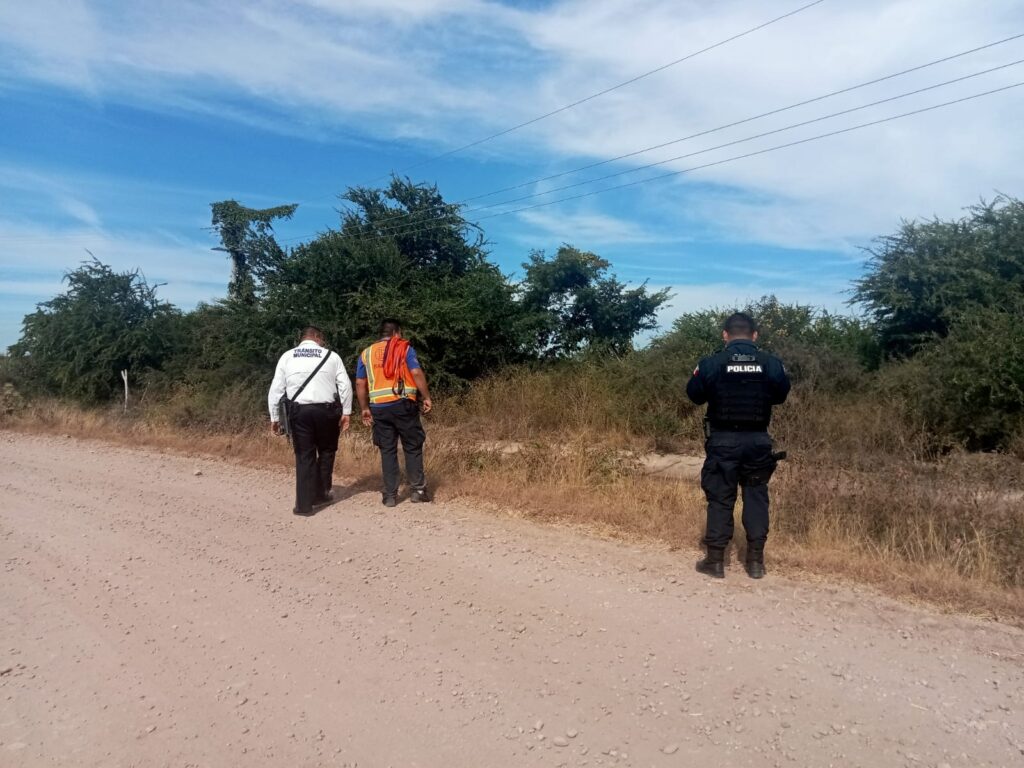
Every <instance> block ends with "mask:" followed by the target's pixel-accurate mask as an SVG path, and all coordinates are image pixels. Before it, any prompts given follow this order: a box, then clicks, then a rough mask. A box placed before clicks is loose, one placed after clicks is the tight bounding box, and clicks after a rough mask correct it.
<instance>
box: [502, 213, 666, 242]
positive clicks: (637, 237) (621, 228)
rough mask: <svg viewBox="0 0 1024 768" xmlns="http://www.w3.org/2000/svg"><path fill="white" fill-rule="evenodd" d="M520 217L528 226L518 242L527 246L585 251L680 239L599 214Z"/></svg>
mask: <svg viewBox="0 0 1024 768" xmlns="http://www.w3.org/2000/svg"><path fill="white" fill-rule="evenodd" d="M517 217H518V219H519V221H520V222H522V224H524V225H525V228H524V230H523V232H522V233H521V234H520V235H519V236H518V239H519V240H521V241H522V242H527V243H536V242H538V241H548V242H551V243H553V244H560V243H571V244H573V245H575V246H577V247H578V248H584V249H585V248H590V247H597V246H598V245H599V244H600V245H612V244H614V245H623V244H632V245H637V244H650V243H665V242H673V241H675V240H676V239H677V238H669V237H666V236H664V235H660V234H658V233H657V232H656V231H654V230H652V229H651V228H650V227H649V226H644V225H642V224H640V223H639V222H636V221H630V220H629V219H624V218H621V217H618V216H614V215H611V214H606V213H600V212H598V211H590V212H586V211H582V212H574V213H556V212H553V211H550V210H545V209H539V210H533V211H524V212H523V213H520V214H517ZM590 244H593V246H591V245H590Z"/></svg>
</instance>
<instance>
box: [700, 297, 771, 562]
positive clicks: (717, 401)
mask: <svg viewBox="0 0 1024 768" xmlns="http://www.w3.org/2000/svg"><path fill="white" fill-rule="evenodd" d="M722 339H723V340H724V341H725V349H723V350H722V351H721V352H719V353H718V354H715V355H711V356H710V357H705V358H704V359H703V360H701V361H700V363H699V364H698V366H697V368H696V369H695V370H694V371H693V376H692V377H691V378H690V381H689V383H688V384H687V385H686V394H687V395H688V396H689V398H690V399H691V400H692V401H693V402H694V403H696V404H697V405H703V404H704V403H707V404H708V410H707V415H706V416H705V431H706V436H707V440H706V442H705V451H706V454H707V458H706V459H705V461H704V467H703V469H702V470H701V474H700V479H701V487H702V488H703V489H704V494H705V495H706V496H707V500H708V519H707V530H706V532H705V535H704V545H705V546H706V547H707V555H706V556H705V557H704V559H703V560H701V561H700V562H699V563H697V570H698V571H700V572H701V573H704V574H707V575H708V576H713V577H715V578H719V579H721V578H724V577H725V548H726V547H727V546H728V545H729V541H730V540H731V539H732V533H733V507H734V506H735V504H736V487H737V484H738V485H739V486H741V487H742V488H743V528H744V530H745V531H746V534H747V556H746V571H747V574H748V575H749V576H750V577H751V578H752V579H760V578H763V577H764V544H765V541H766V539H767V538H768V480H769V478H770V477H771V474H772V472H773V471H774V470H775V466H776V464H777V459H776V456H775V455H774V454H773V452H772V439H771V437H770V436H769V435H768V424H769V422H770V421H771V417H772V406H773V405H780V404H782V403H784V402H785V401H786V396H787V395H788V394H789V377H787V376H786V370H785V368H784V367H783V366H782V362H781V361H780V360H779V359H778V358H776V357H773V356H772V355H770V354H768V353H767V352H764V351H762V350H760V349H758V348H757V346H756V345H755V342H756V341H757V325H756V324H755V323H754V320H753V318H752V317H750V315H747V314H744V313H743V312H737V313H735V314H733V315H730V316H729V318H728V319H727V320H726V321H725V324H724V325H723V331H722Z"/></svg>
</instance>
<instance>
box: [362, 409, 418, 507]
mask: <svg viewBox="0 0 1024 768" xmlns="http://www.w3.org/2000/svg"><path fill="white" fill-rule="evenodd" d="M426 439H427V433H426V432H424V431H423V424H422V423H421V422H420V408H419V405H418V404H417V403H414V402H413V401H412V400H402V401H400V402H398V403H396V404H395V405H392V406H389V407H387V408H374V409H373V444H374V445H376V446H377V447H378V448H380V465H381V473H382V474H383V475H384V495H385V496H397V495H398V481H399V478H400V472H399V468H398V441H399V440H401V441H402V451H403V452H404V453H405V474H406V477H407V478H408V480H409V487H411V488H412V489H413V490H414V491H425V490H426V489H427V478H426V476H425V475H424V474H423V443H424V442H425V441H426Z"/></svg>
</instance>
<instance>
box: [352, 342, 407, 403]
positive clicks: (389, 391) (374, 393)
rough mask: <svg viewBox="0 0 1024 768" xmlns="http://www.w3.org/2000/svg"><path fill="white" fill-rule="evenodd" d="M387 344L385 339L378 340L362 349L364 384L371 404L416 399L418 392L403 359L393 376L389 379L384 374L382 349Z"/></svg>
mask: <svg viewBox="0 0 1024 768" xmlns="http://www.w3.org/2000/svg"><path fill="white" fill-rule="evenodd" d="M387 344H388V343H387V341H378V342H377V343H376V344H373V345H371V346H369V347H367V348H366V349H364V350H363V367H364V368H365V369H366V384H367V387H368V389H369V390H370V404H371V405H387V404H388V403H397V402H398V401H399V400H416V399H417V397H418V394H419V393H418V391H417V389H416V384H415V382H414V381H413V378H412V374H411V373H410V372H409V366H408V364H407V363H406V361H405V360H402V362H401V365H399V367H398V375H397V376H396V377H395V378H393V379H389V378H388V377H387V376H385V375H384V350H385V348H386V347H387Z"/></svg>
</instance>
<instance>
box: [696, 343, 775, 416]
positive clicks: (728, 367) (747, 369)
mask: <svg viewBox="0 0 1024 768" xmlns="http://www.w3.org/2000/svg"><path fill="white" fill-rule="evenodd" d="M716 358H717V359H716V361H715V362H716V363H718V364H719V369H718V375H717V376H716V377H715V387H714V393H713V395H712V396H711V397H710V398H709V400H708V419H709V420H710V422H711V426H712V427H713V428H715V429H722V430H729V431H744V432H745V431H749V432H758V431H762V430H766V429H768V423H769V422H770V421H771V418H772V405H771V399H770V395H769V391H768V355H766V354H765V353H764V352H756V353H754V354H749V353H748V354H744V353H739V352H730V351H728V350H726V351H724V352H721V353H720V354H719V355H717V356H716Z"/></svg>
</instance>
